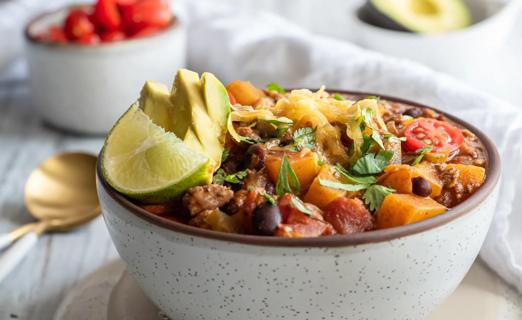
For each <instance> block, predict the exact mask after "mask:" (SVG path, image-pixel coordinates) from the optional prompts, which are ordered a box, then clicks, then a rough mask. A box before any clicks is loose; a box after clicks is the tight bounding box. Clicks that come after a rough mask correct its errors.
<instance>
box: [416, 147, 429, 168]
mask: <svg viewBox="0 0 522 320" xmlns="http://www.w3.org/2000/svg"><path fill="white" fill-rule="evenodd" d="M431 150H433V146H425V147H423V148H420V149H417V150H415V153H416V154H417V157H416V158H415V160H413V162H412V163H411V165H412V166H415V165H418V164H419V163H420V162H421V161H422V158H424V155H425V154H426V153H428V152H430V151H431Z"/></svg>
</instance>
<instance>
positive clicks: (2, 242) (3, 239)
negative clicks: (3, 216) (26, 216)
mask: <svg viewBox="0 0 522 320" xmlns="http://www.w3.org/2000/svg"><path fill="white" fill-rule="evenodd" d="M36 226H37V224H36V223H29V224H26V225H24V226H21V227H19V228H17V229H15V230H13V231H11V232H9V233H7V234H3V235H1V236H0V251H1V250H3V249H5V248H7V247H8V246H9V245H10V244H11V243H13V242H15V241H16V240H18V239H19V238H20V237H22V236H23V235H24V234H26V233H28V232H29V231H33V230H34V229H35V227H36Z"/></svg>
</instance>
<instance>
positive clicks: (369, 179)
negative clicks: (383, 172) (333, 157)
mask: <svg viewBox="0 0 522 320" xmlns="http://www.w3.org/2000/svg"><path fill="white" fill-rule="evenodd" d="M334 169H335V171H337V173H339V175H341V177H343V178H345V179H347V180H349V181H350V182H353V183H355V184H366V185H370V184H374V183H376V182H377V179H375V177H374V176H365V177H359V176H355V175H353V174H351V173H350V172H348V170H346V169H345V168H343V166H341V165H340V164H339V163H337V164H336V165H335V166H334Z"/></svg>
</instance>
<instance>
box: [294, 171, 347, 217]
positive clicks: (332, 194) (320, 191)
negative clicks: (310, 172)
mask: <svg viewBox="0 0 522 320" xmlns="http://www.w3.org/2000/svg"><path fill="white" fill-rule="evenodd" d="M319 179H321V180H330V181H334V182H341V181H340V180H339V178H338V177H337V176H336V175H335V174H334V171H333V168H332V166H330V165H324V166H323V167H322V169H321V171H320V172H319V174H318V175H317V176H316V177H315V179H314V181H313V182H312V184H311V185H310V188H309V189H308V192H307V193H306V195H305V197H304V201H305V202H309V203H311V204H315V205H316V206H318V207H319V208H321V209H323V208H324V207H326V206H327V205H328V204H329V203H330V202H332V201H334V200H335V199H337V198H340V197H344V196H345V195H346V191H343V190H338V189H332V188H328V187H324V186H322V185H321V183H320V181H319Z"/></svg>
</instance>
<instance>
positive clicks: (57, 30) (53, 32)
mask: <svg viewBox="0 0 522 320" xmlns="http://www.w3.org/2000/svg"><path fill="white" fill-rule="evenodd" d="M47 40H49V41H51V42H57V43H66V42H67V37H66V36H65V32H64V30H63V28H61V27H59V26H51V27H49V30H48V39H47Z"/></svg>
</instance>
